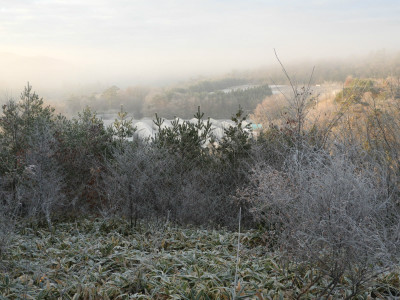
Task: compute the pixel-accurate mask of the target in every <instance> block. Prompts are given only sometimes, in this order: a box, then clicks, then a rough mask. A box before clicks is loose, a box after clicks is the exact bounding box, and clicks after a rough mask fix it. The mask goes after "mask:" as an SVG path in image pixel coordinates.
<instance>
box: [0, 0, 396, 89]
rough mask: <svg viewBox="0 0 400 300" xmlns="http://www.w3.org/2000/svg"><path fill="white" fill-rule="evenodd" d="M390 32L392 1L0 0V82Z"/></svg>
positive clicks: (133, 69)
mask: <svg viewBox="0 0 400 300" xmlns="http://www.w3.org/2000/svg"><path fill="white" fill-rule="evenodd" d="M399 32H400V0H391V1H390V0H380V1H376V0H373V1H372V0H362V1H358V0H357V1H355V0H346V1H344V0H319V1H312V0H301V1H297V0H293V1H288V0H273V1H272V0H271V1H270V0H246V1H244V0H240V1H238V0H229V1H228V0H213V1H211V0H198V1H192V0H147V1H144V0H143V1H136V0H0V64H1V65H3V68H2V69H3V70H2V72H1V73H2V75H0V83H1V82H3V84H4V83H8V81H10V80H11V79H12V80H16V81H19V80H22V81H26V80H31V81H34V80H38V81H45V79H48V80H50V81H49V82H50V83H53V82H55V81H58V82H68V81H71V82H78V81H80V80H89V79H91V80H92V81H96V80H106V81H110V82H113V83H118V81H119V80H125V82H128V81H132V84H135V82H134V81H135V80H137V81H143V80H150V81H151V80H157V79H162V78H165V77H166V76H168V74H170V75H171V77H176V76H189V75H196V74H197V75H198V74H212V73H214V72H228V71H230V70H233V69H244V68H255V67H258V66H261V65H265V64H268V63H270V62H273V61H274V54H273V49H274V48H276V49H277V51H278V53H279V54H280V56H281V58H282V59H283V60H293V59H296V58H299V59H301V58H305V57H309V58H317V57H327V56H348V55H351V54H358V53H368V52H370V51H375V50H380V49H387V50H399V49H400V39H399V38H398V33H399ZM4 68H5V69H6V70H8V75H7V74H5V73H7V72H5V71H4ZM6 75H7V76H6ZM28 77H29V78H28ZM31 77H34V78H31ZM10 78H11V79H10Z"/></svg>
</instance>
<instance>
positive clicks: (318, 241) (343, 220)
mask: <svg viewBox="0 0 400 300" xmlns="http://www.w3.org/2000/svg"><path fill="white" fill-rule="evenodd" d="M381 173H382V172H380V169H379V167H378V166H377V165H369V164H368V163H365V164H364V165H355V164H354V163H352V162H351V161H350V160H349V159H348V157H347V155H346V153H339V154H337V155H335V156H331V155H329V154H327V153H324V152H316V151H311V150H304V151H302V152H301V153H300V152H296V153H294V154H293V155H292V156H290V158H289V159H288V160H287V161H286V164H285V168H284V169H283V170H280V171H277V170H275V169H274V168H272V167H269V166H265V165H258V166H257V167H256V168H254V170H253V174H252V175H251V181H252V184H253V185H252V186H251V187H249V188H247V189H245V190H242V191H240V192H239V195H240V196H241V197H242V198H247V200H248V201H249V202H250V203H251V205H252V212H253V214H254V216H255V217H256V218H257V219H258V220H259V221H260V222H262V223H263V224H264V225H265V226H266V227H267V228H268V229H269V230H275V232H278V239H277V240H276V241H275V242H276V244H275V246H276V249H280V250H282V251H283V254H284V256H285V257H286V258H289V259H290V260H291V261H296V262H299V263H309V264H311V265H312V266H313V267H315V268H317V269H318V270H320V271H321V274H323V275H328V276H329V277H330V280H331V283H330V285H329V286H328V287H327V289H326V291H325V292H326V293H327V294H329V293H332V292H334V289H335V287H336V286H337V284H338V283H339V281H340V280H342V278H343V276H344V275H345V276H347V278H348V279H349V280H350V281H351V283H352V285H353V294H355V293H357V292H358V291H359V289H360V288H361V286H362V285H363V284H364V283H365V281H367V280H369V279H371V278H373V277H374V276H376V275H377V274H379V273H381V272H383V271H385V270H387V269H389V268H391V267H392V266H393V265H394V264H393V263H394V262H395V261H396V257H398V256H397V255H398V254H399V250H400V247H399V246H400V231H399V229H400V223H399V220H400V218H399V217H400V213H399V208H398V207H396V206H395V205H394V201H393V199H392V197H391V195H389V194H388V193H387V188H386V187H385V184H384V182H385V181H384V180H383V177H384V174H383V175H382V174H381Z"/></svg>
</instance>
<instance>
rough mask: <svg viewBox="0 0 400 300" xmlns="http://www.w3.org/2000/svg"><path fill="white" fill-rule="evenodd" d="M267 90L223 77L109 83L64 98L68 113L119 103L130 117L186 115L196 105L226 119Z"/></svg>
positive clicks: (248, 109)
mask: <svg viewBox="0 0 400 300" xmlns="http://www.w3.org/2000/svg"><path fill="white" fill-rule="evenodd" d="M246 85H248V86H246ZM239 86H242V87H239ZM226 89H228V90H229V89H231V90H229V91H226ZM224 90H225V91H224ZM271 94H272V92H271V89H270V88H269V86H268V85H266V84H264V85H252V83H251V82H249V81H248V80H247V79H241V78H223V79H220V80H214V81H211V80H204V81H200V82H197V83H194V84H191V85H182V86H177V87H173V88H165V89H152V88H144V87H130V88H127V89H125V90H121V89H119V88H118V87H116V86H112V87H110V88H108V89H107V90H105V91H103V92H102V93H100V94H92V95H91V96H80V97H76V96H71V97H70V98H69V99H68V101H67V102H68V110H69V112H70V113H71V114H75V113H76V112H78V111H80V110H82V109H83V108H84V107H86V106H90V107H91V108H92V109H94V110H96V111H99V112H110V111H118V110H119V109H120V106H121V105H123V106H124V109H125V110H126V111H128V112H129V113H130V114H131V115H133V117H134V118H143V117H154V115H155V114H156V113H157V114H158V115H159V116H162V117H164V118H173V117H175V116H177V117H180V118H184V119H190V118H192V117H193V111H196V110H197V107H198V106H200V107H201V109H202V111H203V112H204V113H205V115H206V116H207V117H212V118H219V119H222V118H223V119H226V118H230V117H231V116H232V114H233V113H235V112H236V111H237V110H238V108H239V106H240V107H242V108H243V110H244V111H245V112H252V111H253V110H254V109H255V108H256V106H257V104H259V103H261V102H262V101H263V100H264V98H265V97H266V96H269V95H271Z"/></svg>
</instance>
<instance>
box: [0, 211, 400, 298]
mask: <svg viewBox="0 0 400 300" xmlns="http://www.w3.org/2000/svg"><path fill="white" fill-rule="evenodd" d="M54 229H55V230H54V232H50V231H49V230H48V229H44V228H36V229H35V230H33V229H29V228H22V227H20V228H18V229H17V233H16V235H15V236H14V238H13V241H12V246H11V248H10V249H9V251H8V252H7V254H6V255H4V256H3V258H2V261H1V265H0V268H1V273H0V295H1V297H2V298H3V299H232V298H233V293H234V287H233V282H234V277H235V265H236V246H237V245H236V244H237V233H233V232H229V231H226V230H223V229H220V230H203V229H199V228H194V227H177V226H173V225H172V224H169V223H155V222H152V223H143V224H141V225H139V226H138V227H137V228H136V229H132V228H131V227H130V224H129V222H126V221H123V220H115V219H109V220H105V219H96V220H75V221H72V222H68V223H57V224H55V225H54ZM266 238H267V237H266V236H265V234H264V233H263V232H261V231H257V230H250V231H246V232H244V233H242V234H241V238H240V262H239V273H238V278H239V283H238V285H237V286H236V287H235V293H236V299H289V298H302V299H311V298H315V297H317V296H318V295H319V294H320V293H321V292H322V291H323V289H324V288H326V285H327V284H328V282H329V280H325V279H324V278H323V274H320V273H319V272H318V271H316V270H313V269H312V268H310V267H308V266H303V267H302V268H299V266H295V265H294V264H293V263H291V264H289V265H287V264H283V263H282V262H281V259H280V258H279V256H277V255H276V254H274V253H273V252H267V248H266V246H265V244H266V240H265V239H266ZM299 270H300V271H299ZM320 277H322V278H320ZM316 282H318V283H316ZM351 292H352V291H351V283H349V282H348V278H346V277H345V276H344V277H343V278H341V280H340V283H339V286H338V288H337V289H336V291H335V294H334V295H333V299H342V298H345V296H346V295H349V294H351ZM399 292H400V285H399V274H398V273H391V274H382V275H381V276H380V277H378V278H377V280H375V281H374V282H373V284H371V285H369V286H368V287H366V290H363V291H362V292H360V293H359V294H358V295H357V296H356V298H357V299H370V297H378V298H381V299H382V298H384V297H388V296H389V295H390V293H391V294H394V293H397V295H398V293H399ZM330 299H332V297H331V298H330Z"/></svg>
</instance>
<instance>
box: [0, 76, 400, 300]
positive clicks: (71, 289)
mask: <svg viewBox="0 0 400 300" xmlns="http://www.w3.org/2000/svg"><path fill="white" fill-rule="evenodd" d="M288 79H289V80H290V77H289V76H288ZM291 87H292V92H293V94H292V95H290V96H289V97H287V99H286V100H287V104H286V105H285V106H284V107H283V108H281V111H280V117H279V120H278V121H279V122H275V121H273V122H272V120H269V119H268V118H267V119H266V120H265V122H262V124H263V126H264V127H263V129H262V130H261V131H260V132H258V135H257V136H256V134H255V133H253V132H252V130H251V126H250V125H249V124H248V123H247V122H245V121H246V116H245V115H244V114H243V110H242V109H240V108H239V110H238V112H237V113H236V114H235V115H233V117H232V121H233V124H234V125H230V126H229V127H227V128H225V130H224V135H223V136H222V137H219V138H218V139H217V138H216V136H214V135H213V133H212V124H211V122H210V119H208V120H205V119H204V118H203V117H204V114H203V113H202V112H201V110H200V108H198V111H197V113H196V114H195V115H194V118H195V120H196V121H195V122H187V121H182V120H179V119H174V120H173V121H172V122H171V124H170V125H167V124H164V120H163V119H162V118H159V117H158V115H156V119H155V120H154V128H155V129H157V134H156V135H155V137H154V138H152V139H148V140H139V139H135V138H134V139H133V140H131V139H128V138H129V137H132V135H133V133H134V131H135V128H133V127H132V122H131V121H130V120H129V118H127V113H126V112H124V111H121V112H120V114H119V116H118V119H116V120H115V122H114V124H113V125H111V126H110V127H107V128H106V127H105V126H104V124H103V121H102V120H101V119H100V118H98V117H97V116H96V113H95V112H93V111H91V110H90V108H86V109H85V110H84V111H83V112H82V113H80V114H78V116H77V117H76V118H73V119H71V120H70V119H67V118H66V117H64V116H62V115H55V114H54V110H53V109H52V108H51V107H45V106H44V104H43V100H42V99H41V98H39V96H38V95H37V94H35V93H34V92H32V87H31V86H30V85H28V86H27V87H26V88H25V90H24V92H23V93H22V94H21V98H20V100H19V101H14V100H13V99H10V101H9V102H8V103H7V104H6V105H4V106H3V113H2V115H1V116H0V216H1V219H0V238H1V239H0V255H1V258H2V261H1V268H2V271H3V272H2V273H1V274H2V275H1V276H2V277H1V278H0V279H1V280H0V287H1V293H2V295H3V297H5V298H21V295H22V298H24V297H25V298H29V297H30V298H47V299H54V298H61V299H62V298H74V297H75V299H102V298H107V297H108V298H110V299H115V298H118V297H120V298H125V299H128V298H135V297H136V298H140V297H142V298H147V299H171V298H176V299H185V298H186V299H196V298H197V299H224V298H225V299H232V298H235V297H236V298H238V297H239V298H240V297H242V298H255V299H287V298H304V299H309V298H319V299H331V298H337V299H353V298H360V299H368V297H378V298H385V297H386V298H387V297H399V291H398V288H399V277H398V273H397V270H398V266H399V258H400V201H399V199H400V189H399V188H400V171H399V170H400V163H399V162H400V151H399V149H400V122H399V120H400V118H399V116H400V84H398V82H396V81H394V80H392V79H390V78H389V79H387V80H384V81H379V80H355V79H352V78H349V80H348V81H347V82H346V85H345V89H344V90H343V92H342V93H341V94H338V96H337V97H334V98H332V101H331V102H330V105H329V106H326V107H325V113H324V116H323V117H322V118H320V117H318V115H319V114H318V108H317V105H318V101H317V100H318V99H317V98H318V97H317V96H315V95H314V94H313V92H312V89H311V86H310V84H309V85H307V86H304V87H297V86H296V85H294V84H292V86H291ZM325 104H326V103H325ZM327 107H328V108H329V110H328V109H326V108H327ZM335 107H336V108H337V109H334V108H335ZM319 112H321V111H319ZM239 211H241V212H242V218H241V222H240V225H241V226H242V227H241V228H242V229H245V230H247V231H245V232H244V234H243V235H241V237H240V246H241V248H240V253H239V254H240V255H239V256H238V257H239V258H240V260H238V259H237V258H236V255H237V253H236V249H237V238H238V236H237V234H234V233H232V232H235V230H236V228H237V225H238V219H237V214H238V212H239ZM60 218H69V223H60V221H59V220H60ZM94 218H97V219H94ZM57 220H58V221H57ZM115 220H125V221H115ZM154 220H158V222H154ZM160 220H162V222H160ZM171 224H174V226H172V225H171ZM45 225H47V226H45ZM187 226H196V227H187ZM44 227H46V228H47V229H43V228H44ZM201 228H204V229H201ZM217 228H227V230H228V229H229V230H230V232H228V231H225V230H218V231H216V229H217ZM255 228H258V230H255ZM206 229H207V230H206ZM237 279H238V281H237ZM28 295H29V296H28Z"/></svg>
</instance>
